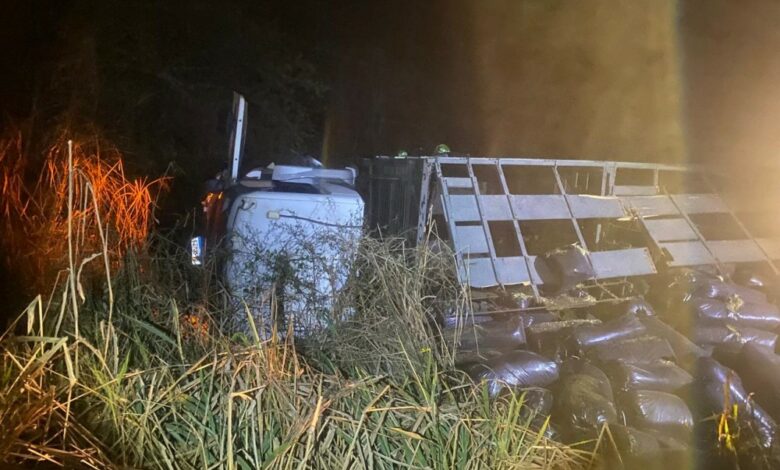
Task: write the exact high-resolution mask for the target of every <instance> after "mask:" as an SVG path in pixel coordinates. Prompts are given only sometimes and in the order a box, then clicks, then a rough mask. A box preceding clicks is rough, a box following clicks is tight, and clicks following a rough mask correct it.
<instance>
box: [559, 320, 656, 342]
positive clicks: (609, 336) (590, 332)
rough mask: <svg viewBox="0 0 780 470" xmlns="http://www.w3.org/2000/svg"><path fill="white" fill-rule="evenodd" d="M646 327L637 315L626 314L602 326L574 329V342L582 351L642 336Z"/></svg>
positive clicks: (584, 326)
mask: <svg viewBox="0 0 780 470" xmlns="http://www.w3.org/2000/svg"><path fill="white" fill-rule="evenodd" d="M644 332H645V327H644V325H642V323H641V322H640V321H639V320H638V319H637V318H636V316H635V315H632V314H625V315H623V316H621V317H618V318H616V319H614V320H610V321H608V322H605V323H602V324H601V325H583V326H579V327H577V328H575V329H574V334H573V336H574V341H575V342H576V344H577V346H578V347H579V348H580V349H587V348H590V347H592V346H595V345H598V344H605V343H610V342H615V341H619V340H622V339H628V338H634V337H637V336H641V335H642V334H643V333H644Z"/></svg>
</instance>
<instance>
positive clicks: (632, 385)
mask: <svg viewBox="0 0 780 470" xmlns="http://www.w3.org/2000/svg"><path fill="white" fill-rule="evenodd" d="M605 370H606V371H607V375H609V378H610V381H611V382H612V385H613V386H614V387H615V388H619V389H621V390H655V391H659V392H670V393H671V392H675V391H677V390H679V389H681V388H683V387H685V386H687V385H690V384H691V382H693V377H692V376H691V374H689V373H688V372H686V371H685V370H683V369H682V368H681V367H680V366H678V365H677V364H675V363H673V362H670V361H659V362H654V363H646V364H633V363H628V362H625V361H615V362H613V363H611V364H609V366H608V367H606V368H605Z"/></svg>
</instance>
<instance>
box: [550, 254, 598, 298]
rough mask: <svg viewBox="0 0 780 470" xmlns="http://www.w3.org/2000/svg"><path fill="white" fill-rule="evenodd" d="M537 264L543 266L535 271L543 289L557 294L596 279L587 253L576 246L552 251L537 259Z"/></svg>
mask: <svg viewBox="0 0 780 470" xmlns="http://www.w3.org/2000/svg"><path fill="white" fill-rule="evenodd" d="M537 262H540V263H537V264H543V267H542V269H541V270H539V269H537V272H538V273H539V274H540V275H541V276H542V280H543V281H544V285H545V288H549V289H551V290H555V291H558V292H565V291H568V290H570V289H572V288H574V287H576V286H577V285H578V284H580V283H582V282H585V281H588V280H592V279H595V278H596V272H595V271H594V270H593V266H591V264H590V260H589V259H588V255H587V251H585V250H584V249H583V248H582V247H580V246H578V245H570V246H567V247H566V248H562V249H558V250H554V251H552V252H550V253H547V254H545V255H544V256H541V257H539V258H537ZM545 276H546V277H547V278H545Z"/></svg>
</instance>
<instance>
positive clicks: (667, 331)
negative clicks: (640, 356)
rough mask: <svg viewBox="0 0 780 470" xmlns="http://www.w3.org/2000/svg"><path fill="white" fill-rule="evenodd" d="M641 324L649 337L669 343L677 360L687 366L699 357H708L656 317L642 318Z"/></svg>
mask: <svg viewBox="0 0 780 470" xmlns="http://www.w3.org/2000/svg"><path fill="white" fill-rule="evenodd" d="M641 322H642V324H643V325H645V328H647V332H648V333H650V334H651V335H654V336H657V337H659V338H663V339H665V340H666V341H668V342H669V344H670V345H671V347H672V349H673V350H674V354H675V355H676V356H677V359H678V360H679V361H680V362H682V363H684V364H688V363H689V361H693V360H695V359H697V358H700V357H705V356H709V352H708V351H706V350H704V349H703V348H701V347H699V346H697V345H696V343H694V342H693V341H691V340H690V339H688V338H687V337H686V336H685V335H683V334H682V333H680V332H679V331H677V330H675V329H674V328H672V327H671V326H669V325H667V324H666V323H664V322H663V321H662V320H660V319H659V318H658V317H642V318H641Z"/></svg>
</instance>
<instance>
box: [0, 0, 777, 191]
mask: <svg viewBox="0 0 780 470" xmlns="http://www.w3.org/2000/svg"><path fill="white" fill-rule="evenodd" d="M217 3H219V4H217ZM291 4H294V6H290V5H291ZM106 5H108V6H106ZM120 5H121V6H120ZM159 5H161V4H159V3H158V2H151V1H139V2H118V1H107V2H96V1H88V0H76V1H72V2H47V1H38V0H33V1H24V2H22V1H19V2H10V3H8V5H6V7H5V8H4V19H3V20H0V22H2V23H3V24H2V28H0V34H1V35H2V36H0V38H2V41H3V42H4V43H5V44H6V45H9V46H10V47H6V55H5V57H4V59H3V61H2V69H1V70H0V76H2V81H3V86H2V87H1V88H0V102H1V103H2V113H3V114H4V116H7V117H11V118H13V119H19V118H20V117H24V116H25V115H26V114H27V113H28V112H29V110H30V108H31V106H33V105H34V106H35V107H36V108H35V109H36V110H37V113H38V119H39V121H41V119H42V118H41V115H43V119H42V120H43V121H45V120H46V117H49V116H52V115H59V113H62V112H63V110H70V111H72V112H75V113H76V114H78V115H84V116H89V118H88V119H89V120H92V121H97V124H98V125H99V126H101V127H102V128H105V129H108V130H109V131H110V133H111V135H112V137H114V139H115V140H116V141H118V142H119V143H120V145H123V144H124V143H127V147H129V149H128V153H129V154H130V155H132V157H131V159H132V158H136V159H138V162H139V163H138V168H139V171H142V172H143V171H149V172H154V171H158V170H159V168H160V167H161V166H162V165H157V166H155V165H150V164H148V163H147V161H152V162H167V161H168V160H177V161H179V162H182V161H186V159H187V158H195V157H193V155H195V154H199V155H200V156H199V157H198V158H200V160H199V161H202V162H206V163H205V164H202V165H198V166H197V171H193V170H192V169H190V171H189V173H197V174H196V175H195V174H189V175H186V176H189V181H193V182H194V181H197V180H199V179H201V178H202V177H203V176H204V174H205V173H207V172H212V171H214V170H215V169H216V168H218V167H219V165H220V164H221V161H220V159H221V155H222V152H223V150H224V148H225V145H224V142H223V140H222V139H223V138H224V135H223V132H224V123H223V122H222V121H221V120H223V119H224V113H225V106H227V104H229V90H230V89H231V88H238V89H242V90H244V91H246V90H249V92H250V94H251V96H250V99H251V100H252V101H253V104H254V106H253V108H251V110H252V111H251V112H252V114H251V115H250V120H251V122H253V123H254V125H255V126H257V130H256V133H255V135H254V143H253V142H252V141H251V140H250V143H249V148H248V151H249V153H250V154H251V155H250V158H254V159H255V160H258V161H262V160H268V159H278V158H283V157H284V156H285V155H281V154H285V153H296V152H297V153H301V152H304V153H320V152H322V153H324V154H325V155H326V158H327V159H329V160H330V161H332V162H333V163H337V162H345V161H349V160H351V159H353V158H356V157H360V156H366V155H371V154H381V153H384V154H387V153H392V152H395V151H396V150H398V149H400V148H404V149H406V150H409V151H410V152H411V153H417V152H425V151H430V150H431V149H432V148H433V146H435V145H436V144H437V143H440V142H445V143H447V144H449V145H450V147H452V148H453V149H454V150H455V151H458V152H462V153H469V154H475V155H476V154H483V155H484V154H494V155H535V156H560V155H563V156H573V157H583V158H608V159H617V160H647V161H670V162H678V161H685V160H686V158H690V159H692V160H694V161H707V162H718V163H719V164H722V163H724V162H726V163H728V162H733V161H737V160H738V161H739V162H740V163H745V162H748V163H750V165H751V166H757V165H767V164H770V165H777V160H778V159H777V151H778V150H777V149H778V148H780V132H777V126H778V125H777V123H778V122H780V119H778V118H780V91H778V90H777V85H776V84H777V83H780V55H779V54H777V51H778V50H780V48H779V47H778V46H780V29H778V28H777V27H776V25H777V24H780V3H778V2H776V1H773V0H746V1H742V2H733V1H728V0H682V1H681V2H680V3H679V5H678V4H677V2H674V1H670V0H640V1H613V0H588V1H583V2H565V1H563V0H548V1H544V2H541V1H514V0H490V1H481V2H475V1H471V0H430V1H426V2H412V1H406V0H399V1H395V2H389V1H385V2H378V1H376V2H370V1H366V2H346V1H341V2H328V1H324V0H322V1H317V0H304V1H301V2H277V1H266V2H250V1H241V0H233V1H229V2H224V4H223V2H214V3H209V2H205V1H203V0H200V1H191V2H165V5H166V6H165V7H162V6H159ZM269 31H271V32H270V33H269ZM84 51H87V52H84ZM200 52H202V54H201V55H199V53H200ZM114 61H116V63H117V64H119V63H121V65H122V67H124V68H122V69H121V73H120V72H117V71H116V69H119V67H114V65H115V64H114ZM74 64H75V65H74ZM182 64H183V65H182ZM301 64H302V65H301ZM73 70H78V71H79V73H77V74H75V75H74V74H73ZM291 70H292V71H291ZM145 74H147V75H149V76H151V77H152V78H153V79H154V80H156V81H157V82H159V81H161V77H162V79H164V80H167V82H168V83H166V84H164V86H165V87H168V88H161V87H162V85H159V84H157V83H156V82H155V84H152V85H147V81H148V80H149V76H147V75H145ZM90 80H92V82H90ZM84 83H91V84H92V85H91V86H90V87H87V86H84ZM320 87H321V89H320ZM71 89H73V90H76V91H72V92H71ZM150 90H151V91H150ZM160 90H163V91H160ZM179 95H181V96H184V97H185V98H181V99H179V98H178V96H179ZM52 96H56V97H57V99H53V98H52ZM64 97H67V99H66V98H64ZM74 110H75V111H74ZM154 119H160V123H159V124H155V126H154V129H153V131H154V132H152V133H150V131H149V130H148V129H147V128H145V127H143V126H144V125H147V126H149V125H150V124H149V123H150V122H152V121H153V120H154ZM139 123H140V124H139ZM285 133H287V134H290V135H292V134H296V135H298V134H300V135H304V137H303V138H301V139H299V140H295V139H294V138H293V137H289V138H287V137H285V136H286V135H287V134H285ZM280 135H281V136H282V137H280ZM139 136H146V137H139ZM144 138H145V139H147V140H152V142H151V143H150V142H148V141H145V140H144ZM161 142H164V143H165V144H164V145H163V144H162V143H161ZM291 142H292V143H291ZM185 173H187V172H185ZM185 180H187V178H185Z"/></svg>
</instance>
